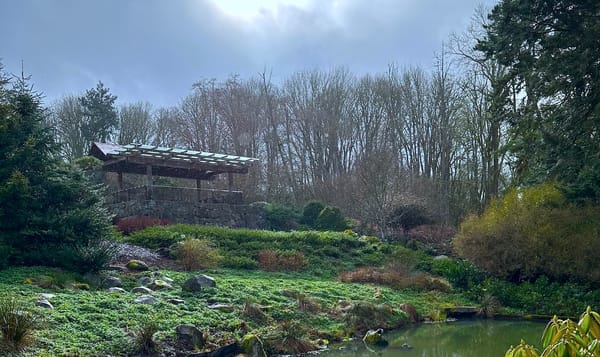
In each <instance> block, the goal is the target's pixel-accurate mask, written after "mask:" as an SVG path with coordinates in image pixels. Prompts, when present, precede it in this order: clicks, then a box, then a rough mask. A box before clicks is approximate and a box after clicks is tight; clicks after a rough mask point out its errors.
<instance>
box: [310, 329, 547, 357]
mask: <svg viewBox="0 0 600 357" xmlns="http://www.w3.org/2000/svg"><path fill="white" fill-rule="evenodd" d="M545 326H546V323H545V322H538V321H502V320H467V321H456V322H451V323H446V324H421V325H418V326H417V327H413V328H410V329H408V330H402V331H398V332H391V333H389V334H385V339H386V340H387V341H388V342H389V343H390V344H389V346H388V347H386V348H384V349H381V348H373V350H375V352H376V353H374V352H373V351H369V350H368V349H367V348H366V347H365V346H364V344H363V343H362V341H356V342H354V343H351V344H346V345H344V348H343V349H342V350H338V347H339V346H332V348H331V350H330V351H327V352H324V353H323V354H321V355H320V356H322V357H358V356H361V357H363V356H364V357H366V356H370V357H374V356H382V357H488V356H489V357H492V356H499V357H502V356H504V354H505V353H506V350H507V349H508V348H509V347H510V345H516V344H518V343H519V342H520V341H521V339H525V341H526V342H527V343H528V344H533V345H535V346H536V347H538V348H539V347H540V338H541V336H542V333H543V332H544V327H545ZM403 344H409V345H410V346H412V349H409V350H407V349H403V348H402V347H401V346H402V345H403Z"/></svg>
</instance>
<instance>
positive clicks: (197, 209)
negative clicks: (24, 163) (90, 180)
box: [90, 143, 258, 226]
mask: <svg viewBox="0 0 600 357" xmlns="http://www.w3.org/2000/svg"><path fill="white" fill-rule="evenodd" d="M90 155H91V156H93V157H96V158H98V159H100V160H101V161H103V164H102V170H103V171H105V172H114V173H116V174H117V189H116V190H114V191H113V192H111V193H110V195H109V197H108V199H107V201H108V203H109V208H110V209H111V210H112V211H113V213H115V214H116V215H117V217H118V218H119V217H125V216H154V217H159V218H164V219H169V220H171V221H174V222H178V223H179V222H181V223H215V224H219V223H220V222H205V219H206V218H207V217H203V216H207V215H208V216H211V215H212V216H215V213H214V211H215V209H217V208H218V209H220V210H221V211H224V212H231V211H232V210H235V209H232V207H231V206H243V205H244V199H243V193H242V192H241V191H239V190H234V175H236V174H237V175H240V174H242V175H243V174H247V173H248V171H249V169H250V167H252V165H253V164H254V163H256V162H257V161H258V159H255V158H251V157H244V156H237V155H227V154H218V153H211V152H205V151H196V150H188V149H179V148H167V147H161V146H153V145H142V144H129V145H116V144H107V143H93V144H92V147H91V148H90ZM127 174H135V175H142V177H144V178H145V179H144V180H141V181H142V182H143V183H142V184H141V185H140V184H136V185H134V186H132V187H125V185H124V180H123V176H124V175H127ZM220 175H226V177H227V189H212V188H207V187H205V186H204V183H205V182H208V181H213V180H214V179H215V178H216V177H218V176H220ZM157 176H158V177H169V178H176V179H187V180H193V181H195V185H193V184H192V185H186V186H188V187H184V185H173V184H169V185H157V184H155V181H156V180H155V179H154V178H155V177H157ZM138 177H139V176H138ZM137 181H138V182H139V181H140V180H139V179H138V180H137ZM179 181H182V180H179ZM224 205H226V206H227V207H225V206H224ZM239 209H242V210H243V207H240V208H239ZM209 211H210V212H213V213H212V214H208V213H207V212H209ZM202 212H204V213H202ZM216 215H224V216H228V214H226V213H223V212H221V213H216ZM223 220H225V221H227V218H223ZM229 221H231V220H229ZM223 225H234V226H244V225H243V224H223Z"/></svg>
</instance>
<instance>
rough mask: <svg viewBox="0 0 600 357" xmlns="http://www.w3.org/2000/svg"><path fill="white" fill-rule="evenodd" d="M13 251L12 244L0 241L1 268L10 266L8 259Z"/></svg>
mask: <svg viewBox="0 0 600 357" xmlns="http://www.w3.org/2000/svg"><path fill="white" fill-rule="evenodd" d="M12 253H13V249H12V247H11V246H10V245H8V244H4V243H3V242H2V241H0V270H2V269H4V268H6V267H7V266H8V260H9V258H10V256H11V255H12Z"/></svg>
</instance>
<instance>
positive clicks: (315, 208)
mask: <svg viewBox="0 0 600 357" xmlns="http://www.w3.org/2000/svg"><path fill="white" fill-rule="evenodd" d="M323 208H325V205H324V204H323V203H321V202H320V201H309V202H308V203H307V204H306V205H305V206H304V209H303V210H302V218H301V219H300V223H302V224H304V225H306V226H308V227H310V228H315V224H316V222H317V218H318V217H319V214H320V213H321V211H322V210H323Z"/></svg>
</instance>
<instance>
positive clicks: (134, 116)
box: [118, 102, 155, 144]
mask: <svg viewBox="0 0 600 357" xmlns="http://www.w3.org/2000/svg"><path fill="white" fill-rule="evenodd" d="M151 111H152V106H151V105H150V103H147V102H146V103H143V102H137V103H132V104H124V105H122V106H121V107H120V108H119V122H120V125H119V127H120V129H119V136H118V143H119V144H131V143H141V144H148V143H150V142H151V140H152V136H153V132H154V128H155V124H154V120H153V118H152V114H151Z"/></svg>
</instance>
